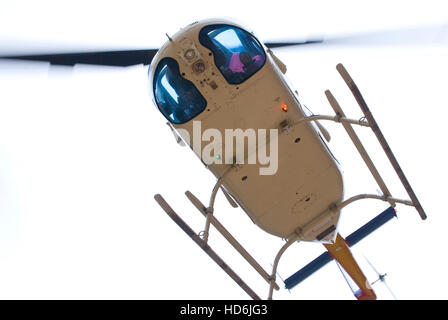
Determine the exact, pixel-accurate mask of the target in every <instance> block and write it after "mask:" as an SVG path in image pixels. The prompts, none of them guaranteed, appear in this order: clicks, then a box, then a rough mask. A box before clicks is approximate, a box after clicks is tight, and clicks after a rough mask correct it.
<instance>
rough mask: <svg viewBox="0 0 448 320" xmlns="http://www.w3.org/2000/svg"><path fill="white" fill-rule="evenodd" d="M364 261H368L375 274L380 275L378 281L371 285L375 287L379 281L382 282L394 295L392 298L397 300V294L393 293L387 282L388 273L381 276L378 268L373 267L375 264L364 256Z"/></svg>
mask: <svg viewBox="0 0 448 320" xmlns="http://www.w3.org/2000/svg"><path fill="white" fill-rule="evenodd" d="M364 259H366V261H367V263H368V264H369V265H370V267H371V268H372V269H373V271H375V273H376V274H377V275H378V279H376V280H375V281H373V282H372V283H371V285H372V286H373V285H374V284H375V283H377V282H378V281H381V282H382V283H383V284H384V286H385V287H386V288H387V290H389V292H390V294H391V295H392V297H394V300H397V297H396V296H395V294H394V293H393V292H392V289H391V288H390V287H389V286H388V284H387V282H386V276H387V273H383V274H381V273H380V272H378V270H376V268H375V267H374V266H373V264H372V263H371V262H370V261H369V259H367V257H366V256H364Z"/></svg>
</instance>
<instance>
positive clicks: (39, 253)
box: [0, 0, 448, 299]
mask: <svg viewBox="0 0 448 320" xmlns="http://www.w3.org/2000/svg"><path fill="white" fill-rule="evenodd" d="M210 17H228V18H235V19H237V21H240V22H242V23H244V24H245V25H246V26H248V27H250V28H251V29H252V30H254V32H255V34H256V35H257V36H258V37H259V38H260V39H261V40H262V41H269V40H276V39H288V38H301V37H307V36H308V35H321V34H325V35H333V34H348V33H362V32H368V31H378V30H387V29H400V28H402V27H404V28H406V27H412V26H428V25H429V26H434V25H436V26H437V25H439V26H440V28H439V29H436V30H437V31H436V33H432V34H431V35H426V34H425V35H423V37H422V39H423V40H424V41H423V42H421V43H420V44H415V42H413V43H409V42H408V43H406V44H397V43H395V42H394V41H392V42H390V43H389V44H388V45H378V44H371V45H368V44H365V45H358V46H348V45H343V46H337V45H332V46H319V45H317V46H308V47H296V48H288V49H281V50H277V51H276V54H277V55H278V57H279V58H280V59H282V61H283V62H284V63H285V64H286V65H287V67H288V72H287V75H288V77H289V78H290V80H291V81H292V83H293V84H294V86H295V88H296V89H297V90H298V92H299V95H300V98H301V101H302V102H303V103H305V104H306V105H307V106H308V107H309V108H310V109H311V110H312V111H313V112H314V113H316V114H319V113H323V114H329V113H331V112H332V111H331V108H330V107H329V105H328V102H326V100H325V96H324V93H323V92H324V90H326V89H331V90H332V92H333V93H334V94H335V96H336V97H337V98H338V100H339V101H340V103H341V105H342V107H343V108H344V110H345V111H346V114H347V115H348V116H349V117H352V118H359V117H360V116H361V113H360V111H359V108H358V107H357V105H356V103H355V101H354V99H353V97H352V96H351V94H350V92H349V90H348V89H347V88H346V87H345V84H344V83H343V81H342V79H341V78H340V77H339V75H338V73H337V72H336V70H335V66H336V64H337V63H339V62H342V63H343V64H344V65H345V66H346V67H347V69H348V71H349V72H350V73H351V75H352V77H353V78H354V79H355V81H356V82H357V84H358V86H359V88H360V90H361V92H362V93H363V95H364V97H365V99H366V101H367V103H368V104H369V106H370V108H371V110H372V112H373V114H374V116H375V117H376V119H377V122H378V123H379V125H380V128H381V129H382V131H383V133H384V134H385V136H386V138H387V139H388V142H389V144H390V145H391V147H392V150H393V151H394V153H395V155H396V157H397V159H398V161H399V162H400V164H401V166H402V168H403V170H404V172H405V174H406V175H407V177H408V179H409V181H410V182H411V185H412V186H413V188H414V191H415V192H416V194H417V196H418V197H419V199H420V201H421V203H422V205H423V207H424V208H425V210H426V212H427V214H428V219H427V220H426V221H424V222H422V221H421V220H420V218H419V216H418V214H417V212H416V211H415V210H413V209H412V208H409V207H405V206H398V208H397V209H398V215H399V219H394V220H393V221H391V222H389V223H388V224H387V225H386V226H384V227H383V228H382V229H380V230H378V231H376V232H375V233H374V234H373V235H372V236H370V237H369V238H368V239H365V240H363V241H362V242H361V243H359V244H358V245H357V246H356V247H354V248H353V252H354V254H355V256H356V257H357V258H358V260H359V263H360V264H361V267H362V268H363V270H364V271H365V272H366V275H367V276H368V277H369V279H370V280H371V281H374V280H375V279H376V275H375V273H374V272H373V271H372V269H371V268H370V267H369V266H368V264H367V263H366V260H365V259H364V258H363V255H364V256H366V257H367V258H368V259H369V260H370V261H371V262H372V263H373V264H374V265H375V267H376V268H377V269H378V270H379V271H380V272H386V273H387V274H388V276H387V281H388V283H389V286H390V287H391V288H392V289H393V291H394V293H395V295H396V296H397V297H398V298H399V299H432V298H435V299H446V298H447V294H446V291H445V288H444V287H445V285H447V280H446V270H447V267H448V262H447V258H446V256H445V253H446V249H445V243H444V242H445V239H444V234H445V233H446V226H447V222H448V221H447V220H448V219H447V218H446V215H447V212H446V201H445V198H446V192H445V189H446V181H447V179H448V177H447V172H446V163H447V156H446V152H445V149H446V138H447V134H446V117H447V115H448V112H447V107H448V103H447V99H446V92H447V74H448V63H447V58H446V57H447V56H448V49H447V46H446V43H447V41H446V40H447V37H448V35H447V26H446V22H447V21H448V10H447V8H446V6H445V5H444V2H443V1H425V2H421V1H416V2H414V1H394V2H390V1H375V2H372V3H361V2H359V1H313V2H312V4H310V3H309V2H306V1H275V2H263V1H259V2H253V1H250V2H249V1H247V2H246V1H220V2H210V1H164V2H159V3H153V2H150V1H126V2H113V1H101V2H100V1H96V2H92V1H64V2H62V1H37V2H36V1H5V0H4V1H2V8H1V11H0V54H5V53H11V52H30V51H32V52H40V51H42V50H43V51H45V50H48V51H51V50H56V51H64V50H75V51H77V50H82V49H93V50H99V49H130V48H139V49H140V48H157V47H159V46H161V45H162V44H163V43H164V41H165V40H166V36H165V33H168V34H173V33H175V32H176V31H177V30H178V29H179V28H180V27H183V26H184V25H186V24H189V23H191V22H193V21H196V20H200V19H204V18H210ZM411 40H412V39H411ZM443 40H445V41H443ZM146 73H147V69H146V68H144V67H143V66H135V67H129V68H107V67H102V68H97V67H91V66H76V67H75V68H73V69H70V68H63V67H52V68H49V66H48V64H40V63H23V62H14V63H13V62H10V61H5V60H2V61H0V298H2V299H17V298H19V299H247V298H248V296H247V295H246V294H245V293H244V292H243V291H242V290H241V289H240V288H239V287H238V286H237V285H236V284H235V283H234V282H233V281H231V280H230V279H228V278H227V276H226V274H225V273H224V272H223V271H222V270H221V269H220V268H219V267H218V266H217V265H215V264H214V263H213V262H212V261H211V260H210V259H209V258H208V257H207V256H206V255H205V254H204V253H203V252H202V251H201V250H200V249H199V248H198V247H197V246H196V245H195V244H194V243H193V242H192V241H191V240H190V239H189V238H188V237H187V236H186V235H185V234H184V233H183V232H182V231H181V230H180V229H179V228H178V227H177V226H176V225H175V224H174V223H173V222H172V221H171V220H170V219H169V218H168V217H167V216H166V214H165V213H164V211H163V210H162V209H160V208H159V207H158V205H157V204H156V202H155V201H154V199H153V196H154V194H156V193H161V194H162V195H163V196H164V197H165V198H166V199H167V200H168V202H169V203H170V204H171V205H172V207H173V208H174V209H175V210H176V211H177V212H178V213H179V214H180V215H181V216H182V217H183V218H184V220H186V221H187V222H188V223H189V224H190V225H191V226H192V227H193V228H194V229H195V230H196V231H197V232H199V231H200V230H201V229H202V227H203V223H204V219H203V217H202V215H201V214H199V212H197V211H196V209H194V207H193V206H192V205H191V204H190V203H189V202H188V200H187V199H186V197H185V196H184V195H183V193H184V191H186V190H191V191H192V192H193V193H194V194H196V195H197V196H198V197H199V198H200V199H201V200H202V201H203V202H206V200H207V199H208V198H209V194H210V191H211V188H212V187H213V184H214V182H215V180H214V178H213V177H212V175H211V174H210V173H209V172H208V171H207V170H206V169H205V168H204V167H203V166H202V164H201V163H200V161H198V160H197V158H196V157H195V156H194V154H193V153H192V152H191V151H190V150H188V149H187V148H180V147H179V146H178V145H177V144H176V143H175V141H174V139H173V136H172V134H171V133H170V131H169V129H168V128H167V127H166V125H165V119H164V118H163V117H162V116H161V115H160V114H159V113H158V111H157V109H156V108H155V106H154V105H153V104H152V102H151V100H150V98H149V95H148V90H149V89H148V88H149V86H148V83H147V80H146ZM324 125H326V127H327V129H328V130H329V131H330V133H331V135H332V141H331V143H330V147H331V148H332V151H333V152H334V153H335V155H336V157H337V158H338V159H339V161H340V163H341V165H342V168H343V170H344V179H345V182H346V197H349V196H351V195H354V194H357V193H366V192H368V193H369V192H370V193H372V192H373V193H375V192H376V189H377V187H376V185H375V183H374V181H373V179H372V178H371V177H370V176H369V172H368V171H367V170H366V168H365V166H364V165H363V163H362V161H361V159H360V157H359V155H358V154H357V152H356V150H355V148H354V147H353V146H352V145H351V144H350V143H349V139H348V137H347V136H346V134H345V132H344V131H343V129H342V128H339V127H338V126H337V125H334V124H332V123H324ZM358 132H359V134H360V135H361V136H362V138H363V139H364V140H363V141H364V142H365V145H366V146H367V148H368V150H369V152H370V153H371V155H372V157H373V158H374V160H375V161H376V163H377V166H378V168H379V170H380V172H381V173H382V174H383V177H384V179H385V180H386V182H387V183H388V185H389V187H390V189H391V191H392V193H393V194H394V195H395V196H396V197H406V194H405V192H404V190H403V188H402V187H401V186H400V183H399V181H398V179H397V178H396V176H395V175H394V172H393V170H392V169H391V168H390V165H389V164H388V162H387V160H386V158H385V156H384V155H383V154H382V151H381V148H380V147H379V145H378V143H377V142H376V141H375V140H374V139H373V135H372V133H370V132H369V131H368V129H359V130H358ZM386 207H387V206H386V205H385V204H383V203H376V202H375V201H372V200H364V201H361V202H359V204H355V205H353V206H351V207H348V208H347V209H344V211H343V212H342V217H341V221H340V232H341V234H342V235H345V236H346V235H348V234H350V233H351V232H352V231H354V230H355V229H356V228H358V227H359V226H360V225H362V224H363V223H365V222H366V221H368V219H371V218H372V217H373V216H375V215H376V214H378V213H380V212H381V211H382V210H384V209H385V208H386ZM216 208H217V209H216V211H215V212H216V216H217V217H218V219H220V220H221V221H222V223H223V224H224V225H225V226H226V227H227V228H228V229H229V230H231V231H232V232H233V233H234V234H235V236H236V238H237V239H238V240H240V241H241V242H242V243H243V244H244V245H245V246H246V247H247V249H248V250H249V252H251V253H252V254H253V256H254V257H256V258H257V259H258V260H259V261H260V262H261V264H262V265H263V266H264V267H265V269H267V270H269V271H270V268H271V266H270V263H271V262H272V261H273V259H274V256H275V254H276V252H277V250H278V249H279V248H280V247H281V245H282V244H283V242H282V241H281V240H280V239H277V238H275V237H272V236H270V235H268V234H266V233H265V232H263V231H262V230H260V229H259V228H257V227H256V226H255V225H253V224H252V222H251V221H250V219H249V218H248V217H247V216H246V214H245V213H244V212H242V210H241V209H232V208H231V207H230V206H229V204H228V203H226V201H225V198H224V197H223V195H222V194H219V195H218V198H217V203H216ZM210 241H211V246H212V247H213V248H214V249H215V250H216V251H217V252H218V254H220V255H221V256H222V257H223V258H224V259H225V260H226V261H227V262H228V263H229V265H230V266H231V267H232V268H233V269H234V270H235V271H236V272H237V273H238V274H239V275H240V276H242V278H243V279H244V280H246V281H247V282H248V283H249V284H250V285H251V286H252V287H253V288H254V290H255V291H256V292H257V293H258V294H259V295H261V296H262V297H263V298H266V297H267V292H268V286H267V284H266V283H265V282H264V281H263V280H262V279H261V278H260V277H259V276H258V274H256V273H255V272H253V271H252V270H251V268H250V266H249V265H248V264H247V263H246V262H245V261H244V260H243V259H241V258H240V257H238V256H237V254H236V253H235V252H234V251H233V249H231V248H230V247H229V245H228V244H227V243H226V242H225V241H224V240H223V239H222V238H221V237H220V236H219V235H218V234H217V232H216V231H215V230H214V229H212V233H211V240H210ZM321 252H323V247H322V245H320V244H314V243H300V244H297V245H294V246H293V247H291V248H290V249H289V250H288V251H287V252H286V253H285V255H284V257H283V259H282V260H281V262H280V266H279V273H280V275H281V276H282V277H283V278H286V277H288V276H289V275H291V274H292V273H293V272H295V271H296V270H298V269H299V268H300V267H302V266H303V265H305V264H306V263H308V262H309V261H310V260H311V259H313V258H314V257H316V256H317V255H319V254H320V253H321ZM279 283H280V284H281V281H280V280H279ZM374 289H375V290H376V293H377V295H378V298H379V299H390V298H391V295H390V294H389V292H388V291H387V290H385V289H384V287H383V286H382V285H381V284H378V285H375V287H374ZM274 298H277V299H353V295H352V293H351V291H350V290H349V288H348V286H347V285H346V283H345V281H344V279H343V277H342V275H341V274H340V272H339V270H338V268H337V266H336V265H335V264H334V263H331V264H329V265H327V266H326V267H325V268H323V269H322V270H320V271H319V272H318V273H316V274H314V275H313V276H311V277H310V278H309V279H307V280H306V281H304V282H303V283H301V284H300V285H299V286H297V287H296V288H294V289H292V290H291V292H288V291H287V290H284V289H282V290H281V291H279V292H275V293H274Z"/></svg>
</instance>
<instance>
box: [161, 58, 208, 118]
mask: <svg viewBox="0 0 448 320" xmlns="http://www.w3.org/2000/svg"><path fill="white" fill-rule="evenodd" d="M153 86H154V97H155V100H156V103H157V106H158V107H159V110H160V111H161V112H162V114H163V115H164V116H165V118H167V119H168V120H169V121H170V122H172V123H176V124H181V123H185V122H187V121H190V120H191V119H193V118H194V117H196V116H197V115H198V114H200V113H201V112H202V111H204V109H205V107H206V105H207V101H206V100H205V99H204V97H203V96H202V95H201V93H200V92H199V91H198V89H196V87H195V86H194V85H193V83H191V82H190V81H189V80H187V79H185V78H183V77H182V76H181V74H180V72H179V65H178V64H177V62H176V60H174V59H172V58H164V59H162V60H160V62H159V64H158V65H157V69H156V71H155V73H154V84H153Z"/></svg>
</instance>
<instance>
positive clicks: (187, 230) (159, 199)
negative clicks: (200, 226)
mask: <svg viewBox="0 0 448 320" xmlns="http://www.w3.org/2000/svg"><path fill="white" fill-rule="evenodd" d="M154 199H155V200H156V201H157V203H158V204H159V205H160V207H162V209H163V210H164V211H165V212H166V213H167V214H168V215H169V217H170V218H171V219H173V221H174V222H175V223H176V224H177V225H178V226H179V227H180V228H181V229H182V230H183V231H185V233H186V234H187V235H188V236H189V237H190V238H191V239H192V240H193V241H194V242H195V243H196V244H197V245H198V246H199V247H200V248H201V249H202V250H204V252H205V253H207V255H208V256H209V257H210V258H212V260H213V261H215V262H216V263H217V264H218V265H219V266H220V267H221V269H222V270H224V271H225V272H226V273H227V274H228V275H229V276H230V278H232V279H233V280H234V281H235V282H236V283H237V284H238V285H239V286H240V287H241V288H242V289H243V290H244V291H245V292H246V293H247V294H248V295H249V296H250V297H251V298H252V299H254V300H261V298H260V297H259V296H258V295H257V294H256V293H255V292H254V291H253V290H252V289H251V288H250V287H249V286H248V285H247V284H246V283H245V282H244V281H243V280H242V279H241V278H240V277H239V276H238V275H237V274H236V273H235V272H234V271H233V270H232V269H231V268H230V267H229V266H228V265H227V264H226V263H225V262H224V260H222V259H221V258H220V257H219V256H218V255H217V254H216V253H215V251H213V249H212V248H211V247H210V246H209V245H208V244H207V243H206V242H205V241H204V240H202V239H201V237H199V236H198V235H197V234H196V233H195V232H194V231H193V229H191V228H190V226H189V225H188V224H186V223H185V221H184V220H182V218H181V217H179V215H178V214H177V213H176V212H174V210H173V209H172V208H171V207H170V206H169V204H168V203H167V202H166V201H165V199H163V197H162V196H161V195H160V194H156V195H155V196H154Z"/></svg>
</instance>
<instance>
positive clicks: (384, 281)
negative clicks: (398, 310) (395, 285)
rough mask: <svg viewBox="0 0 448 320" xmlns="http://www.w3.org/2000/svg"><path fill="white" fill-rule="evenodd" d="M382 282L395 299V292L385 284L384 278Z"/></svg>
mask: <svg viewBox="0 0 448 320" xmlns="http://www.w3.org/2000/svg"><path fill="white" fill-rule="evenodd" d="M382 282H383V283H384V285H385V286H386V288H387V289H388V290H389V292H390V294H391V295H392V297H394V300H397V297H396V296H395V294H394V293H393V292H392V290H391V288H390V287H389V286H388V285H387V282H386V280H383V281H382Z"/></svg>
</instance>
